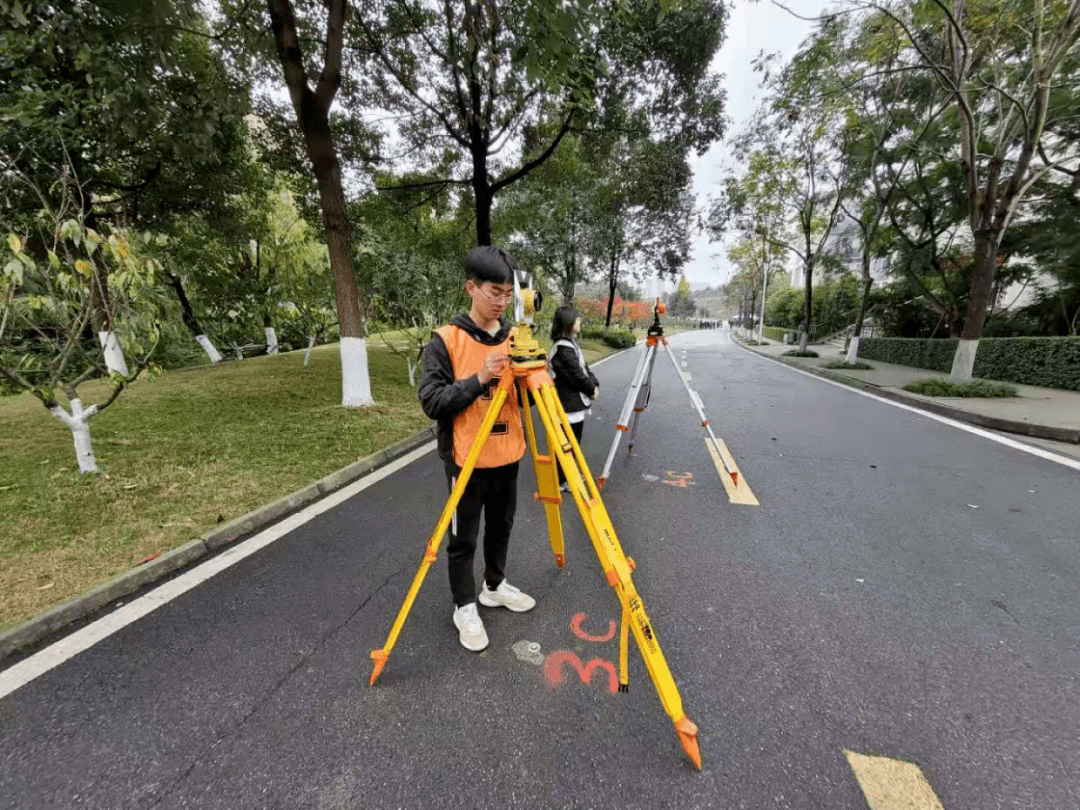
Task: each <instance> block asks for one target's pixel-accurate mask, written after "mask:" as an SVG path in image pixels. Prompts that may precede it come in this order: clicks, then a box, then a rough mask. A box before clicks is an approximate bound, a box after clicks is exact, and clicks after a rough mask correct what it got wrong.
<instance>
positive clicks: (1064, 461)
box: [732, 341, 1080, 470]
mask: <svg viewBox="0 0 1080 810" xmlns="http://www.w3.org/2000/svg"><path fill="white" fill-rule="evenodd" d="M732 343H734V341H732ZM744 351H747V352H749V353H750V354H751V355H753V356H754V357H757V358H759V359H762V360H766V361H768V362H771V363H774V364H776V365H780V366H783V367H784V368H786V369H788V370H789V371H794V372H795V373H796V374H802V375H803V376H804V377H809V378H810V379H812V380H817V381H818V382H823V383H828V384H829V385H835V386H836V387H837V388H841V389H843V390H844V391H850V392H851V393H853V394H859V395H861V396H864V397H869V398H870V399H873V400H877V401H878V402H883V403H885V404H886V405H892V406H893V407H894V408H902V409H903V410H905V411H911V412H912V413H915V414H918V415H919V416H924V417H926V418H927V419H933V420H934V421H935V422H941V423H942V424H944V425H949V426H951V427H954V428H959V429H960V430H965V431H967V432H968V433H974V434H975V435H976V436H982V437H983V438H984V439H989V440H990V441H993V442H997V443H998V444H1003V445H1005V446H1006V447H1011V448H1013V449H1014V450H1020V451H1021V452H1024V453H1030V454H1031V455H1033V456H1038V457H1039V458H1041V459H1044V460H1045V461H1053V462H1055V463H1057V464H1061V465H1063V466H1065V467H1071V468H1072V469H1074V470H1080V459H1073V458H1069V457H1068V456H1061V455H1058V454H1057V453H1054V452H1052V451H1050V450H1044V449H1043V448H1041V447H1035V446H1034V445H1030V444H1024V443H1023V442H1021V441H1017V440H1015V439H1010V438H1008V437H1006V436H999V435H997V434H996V433H992V432H991V431H989V430H986V429H985V428H981V427H976V426H975V425H969V424H967V423H965V422H958V421H956V420H955V419H950V418H949V417H948V416H941V415H940V414H936V413H932V412H931V411H924V410H923V409H922V408H916V407H915V406H914V405H907V404H905V403H903V402H894V401H893V400H891V399H886V398H885V397H879V396H878V395H877V394H872V393H870V392H869V391H863V390H861V389H859V388H853V387H852V386H850V385H844V383H841V382H836V380H830V379H828V378H827V377H821V376H819V375H817V374H811V373H810V372H809V371H803V370H802V369H801V368H795V367H794V366H789V365H788V364H787V363H782V362H780V361H778V360H774V359H773V358H771V357H766V356H764V355H760V354H758V353H757V352H755V351H754V350H752V349H744Z"/></svg>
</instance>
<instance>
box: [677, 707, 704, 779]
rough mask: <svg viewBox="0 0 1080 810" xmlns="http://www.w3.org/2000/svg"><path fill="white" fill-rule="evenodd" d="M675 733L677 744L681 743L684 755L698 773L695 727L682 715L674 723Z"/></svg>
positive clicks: (698, 761) (696, 730)
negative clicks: (677, 739)
mask: <svg viewBox="0 0 1080 810" xmlns="http://www.w3.org/2000/svg"><path fill="white" fill-rule="evenodd" d="M675 731H676V733H678V735H679V742H681V743H682V747H683V750H684V751H685V752H686V755H687V756H688V757H690V761H691V762H693V763H694V766H695V767H696V768H697V769H698V770H699V771H700V770H701V749H700V748H698V741H697V732H698V728H697V726H695V725H694V724H693V723H692V722H690V718H689V717H687V716H686V715H685V714H684V715H683V716H682V717H680V718H679V719H678V720H676V721H675Z"/></svg>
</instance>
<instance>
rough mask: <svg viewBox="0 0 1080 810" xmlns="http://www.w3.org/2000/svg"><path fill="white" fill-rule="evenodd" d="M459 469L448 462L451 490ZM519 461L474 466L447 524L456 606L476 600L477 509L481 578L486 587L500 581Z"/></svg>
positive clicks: (511, 520) (513, 505) (507, 543)
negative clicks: (502, 465) (452, 518)
mask: <svg viewBox="0 0 1080 810" xmlns="http://www.w3.org/2000/svg"><path fill="white" fill-rule="evenodd" d="M459 472H460V470H458V468H457V467H454V466H450V465H448V466H447V468H446V479H447V483H448V484H449V485H450V489H451V491H452V490H453V488H454V484H455V483H456V481H457V476H458V473H459ZM517 479H518V462H514V463H513V464H507V465H506V466H505V467H489V468H487V469H479V470H474V471H473V474H472V476H470V478H469V483H467V484H466V485H465V492H464V494H463V495H462V496H461V502H460V503H458V508H457V512H455V513H454V520H453V522H451V524H450V546H449V548H448V549H447V554H446V556H447V561H448V566H447V567H448V568H449V570H450V592H451V594H453V597H454V604H455V605H457V606H458V607H461V606H463V605H467V604H469V603H470V602H475V601H476V594H477V590H476V577H475V575H474V573H473V555H474V554H475V553H476V538H477V535H478V534H479V533H480V513H481V512H483V514H484V580H485V581H486V582H487V584H488V587H489V588H497V587H498V586H499V584H500V583H501V582H502V581H503V571H504V569H505V568H506V551H507V549H508V548H509V547H510V531H511V530H512V529H513V528H514V512H515V511H517Z"/></svg>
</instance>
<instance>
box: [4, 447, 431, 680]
mask: <svg viewBox="0 0 1080 810" xmlns="http://www.w3.org/2000/svg"><path fill="white" fill-rule="evenodd" d="M435 445H436V443H435V442H428V443H427V444H424V445H421V446H420V447H418V448H416V449H415V450H413V451H412V452H409V453H406V454H405V455H404V456H401V457H400V458H398V459H395V460H394V461H392V462H390V463H389V464H387V465H386V466H385V467H380V468H379V469H377V470H375V471H374V472H372V473H370V474H368V475H366V476H364V477H363V478H361V479H360V480H359V481H354V482H353V483H351V484H349V485H348V486H345V487H342V488H341V489H339V490H338V491H337V492H332V493H330V494H329V495H327V496H326V497H325V498H322V499H320V500H318V501H316V502H315V503H313V504H310V505H309V506H306V507H305V508H303V509H301V510H300V511H299V512H296V513H294V514H292V515H290V516H289V517H287V518H285V519H284V520H282V521H279V522H277V523H275V524H274V525H273V526H270V527H268V528H266V529H263V530H262V531H261V532H259V533H258V534H256V535H254V536H253V537H249V538H248V539H247V540H245V541H243V542H242V543H238V544H237V545H235V546H232V547H231V548H228V549H226V550H225V551H223V552H222V553H221V554H218V555H216V556H214V557H211V558H210V559H209V560H206V561H205V562H203V563H200V564H199V565H197V566H195V567H194V568H192V569H191V570H190V571H186V572H185V573H183V574H181V575H180V576H178V577H176V578H175V579H171V580H169V581H168V582H165V583H164V584H162V585H159V586H158V587H157V588H154V590H152V591H150V592H149V593H145V594H143V595H142V596H140V597H138V598H136V599H134V600H132V601H131V602H128V603H126V604H124V605H123V606H121V607H120V608H118V609H116V610H114V611H112V612H110V613H108V614H107V615H105V616H102V617H101V618H100V619H98V620H97V621H94V622H91V623H90V624H88V625H87V626H86V627H83V628H82V629H80V630H76V631H75V632H74V633H71V634H69V635H67V636H64V637H63V638H61V639H59V640H57V641H55V642H54V643H52V644H50V645H49V646H48V647H45V648H44V649H43V650H40V651H38V652H36V653H34V654H33V655H31V656H30V657H29V658H26V659H24V660H22V661H20V662H19V663H17V664H15V665H13V666H11V667H9V668H8V669H6V670H4V671H3V672H0V699H3V698H5V697H7V696H8V695H10V694H11V693H12V692H14V691H15V690H17V689H20V688H21V687H23V686H25V685H26V684H28V683H29V682H30V681H32V680H34V679H35V678H37V677H39V676H40V675H43V674H45V673H46V672H48V671H49V670H50V669H53V668H54V667H57V666H59V665H60V664H62V663H64V662H65V661H67V660H69V659H71V658H74V657H75V656H76V655H78V654H79V653H81V652H84V651H85V650H88V649H90V648H91V647H93V646H94V645H95V644H97V643H98V642H99V641H101V640H103V639H106V638H108V637H109V636H111V635H112V634H113V633H115V632H117V631H118V630H121V629H123V628H124V627H127V626H128V625H129V624H132V623H133V622H135V621H138V620H139V619H141V618H142V617H143V616H146V615H147V614H149V613H152V612H153V611H154V610H157V609H158V608H159V607H161V606H162V605H164V604H166V603H167V602H170V601H172V600H173V599H175V598H176V597H178V596H180V595H182V594H184V593H186V592H187V591H189V590H191V589H192V588H195V587H196V586H198V585H200V584H201V583H203V582H205V581H206V580H208V579H210V578H211V577H213V576H215V575H217V574H220V573H221V572H222V571H224V570H225V569H226V568H229V567H230V566H233V565H235V564H236V563H238V562H240V561H241V560H243V559H244V558H246V557H249V556H251V555H252V554H254V553H255V552H257V551H259V550H261V549H263V548H265V547H266V546H268V545H270V544H271V543H273V542H274V541H275V540H278V539H280V538H281V537H284V536H285V535H286V534H288V533H289V532H291V531H293V530H294V529H296V528H299V527H300V526H303V525H304V524H305V523H307V522H308V521H310V520H312V519H313V518H315V517H317V516H318V515H321V514H322V513H323V512H326V511H327V510H329V509H333V508H334V507H335V506H337V505H338V504H340V503H342V502H344V501H346V500H348V499H349V498H351V497H352V496H353V495H356V494H357V493H359V492H362V491H363V490H365V489H367V488H368V487H370V486H371V485H373V484H377V483H378V482H379V481H381V480H382V479H384V478H386V477H388V476H390V475H393V474H394V473H396V472H397V471H398V470H400V469H402V468H404V467H406V466H408V465H409V464H411V463H412V462H414V461H416V460H417V459H418V458H421V457H423V456H425V455H427V454H428V453H430V452H431V451H432V450H434V449H435Z"/></svg>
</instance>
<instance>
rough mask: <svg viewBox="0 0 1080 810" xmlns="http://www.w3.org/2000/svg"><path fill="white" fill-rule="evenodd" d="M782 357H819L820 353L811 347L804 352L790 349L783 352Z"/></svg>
mask: <svg viewBox="0 0 1080 810" xmlns="http://www.w3.org/2000/svg"><path fill="white" fill-rule="evenodd" d="M784 357H821V355H820V354H818V353H817V352H815V351H814V350H813V349H807V350H806V351H805V352H804V351H800V350H799V349H792V350H791V351H790V352H784Z"/></svg>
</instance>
